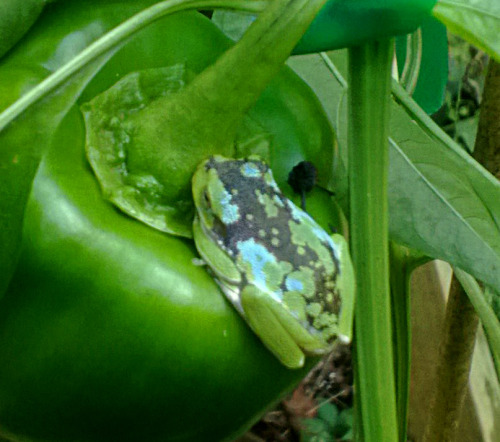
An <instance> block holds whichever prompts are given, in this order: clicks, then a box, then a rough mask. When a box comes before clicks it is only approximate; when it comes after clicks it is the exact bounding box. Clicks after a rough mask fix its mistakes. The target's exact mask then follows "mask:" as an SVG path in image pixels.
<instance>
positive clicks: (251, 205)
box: [213, 159, 340, 341]
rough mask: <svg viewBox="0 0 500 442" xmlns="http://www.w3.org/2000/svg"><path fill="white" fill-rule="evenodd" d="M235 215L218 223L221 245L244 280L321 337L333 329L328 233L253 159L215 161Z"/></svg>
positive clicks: (334, 262) (332, 256)
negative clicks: (264, 292) (289, 198)
mask: <svg viewBox="0 0 500 442" xmlns="http://www.w3.org/2000/svg"><path fill="white" fill-rule="evenodd" d="M213 167H215V168H216V169H217V173H218V175H219V177H220V179H221V182H222V183H223V185H224V188H225V189H226V191H227V192H228V194H230V195H231V205H233V206H235V207H237V216H236V217H235V218H234V219H233V220H232V222H230V223H226V224H221V225H219V226H218V227H217V226H214V228H219V229H220V232H219V238H221V239H222V241H223V248H224V249H225V250H226V252H227V253H228V254H229V255H230V256H232V257H233V259H234V261H235V262H236V263H237V265H238V266H239V267H240V268H241V272H242V275H244V276H245V278H244V279H245V280H244V281H242V284H253V285H255V286H256V287H258V288H259V289H260V290H263V291H266V292H268V293H269V294H270V295H271V296H272V297H273V298H274V299H275V300H276V301H277V302H280V303H282V304H283V305H285V306H286V307H287V308H288V310H289V311H290V312H291V313H292V314H293V315H294V316H295V317H296V318H297V319H298V320H299V321H300V322H301V323H302V324H303V325H304V326H305V327H307V328H311V329H314V330H320V332H321V333H322V334H323V336H324V337H325V340H327V341H331V340H333V339H334V338H335V335H336V333H337V328H336V321H337V318H338V314H339V310H340V296H339V294H338V292H337V290H336V284H335V281H336V278H337V275H338V269H339V262H338V257H337V255H336V250H335V245H334V243H333V242H332V240H331V238H330V236H329V235H328V234H327V233H326V232H325V231H324V230H323V229H322V228H321V227H320V226H319V225H318V224H317V223H316V222H315V221H314V220H313V219H312V218H311V217H310V216H309V215H308V214H307V213H305V212H304V211H302V210H301V209H300V208H298V207H297V206H295V205H294V204H293V203H292V202H291V201H290V200H288V199H287V198H286V197H285V196H284V195H283V194H282V193H281V191H280V189H279V188H278V186H277V185H276V182H275V181H274V178H273V176H272V173H271V170H270V169H269V167H268V166H267V164H265V163H264V162H262V161H259V160H257V159H246V160H232V161H224V162H216V163H215V164H214V166H213Z"/></svg>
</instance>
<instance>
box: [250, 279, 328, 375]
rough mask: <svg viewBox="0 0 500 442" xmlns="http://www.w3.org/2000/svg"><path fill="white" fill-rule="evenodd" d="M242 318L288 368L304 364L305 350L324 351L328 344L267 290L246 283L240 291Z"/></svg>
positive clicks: (322, 352)
mask: <svg viewBox="0 0 500 442" xmlns="http://www.w3.org/2000/svg"><path fill="white" fill-rule="evenodd" d="M241 305H242V308H243V310H244V314H245V319H246V320H247V322H248V324H249V325H250V327H251V328H252V330H253V331H254V332H255V333H256V334H257V336H259V338H260V339H261V341H262V342H263V344H264V345H265V346H266V347H267V348H268V349H269V350H270V351H271V352H272V353H273V354H274V355H275V356H276V357H277V358H278V359H279V360H280V362H281V363H282V364H283V365H285V366H287V367H288V368H292V369H296V368H301V367H303V366H304V362H305V353H307V354H314V355H319V354H324V353H325V352H327V351H328V349H329V348H328V347H327V346H325V344H324V343H323V342H322V341H321V340H320V339H319V338H317V337H316V336H314V335H312V334H311V333H310V332H309V331H308V330H306V329H305V328H304V327H303V326H302V325H301V324H300V323H299V322H298V321H297V319H296V318H294V317H293V316H292V315H291V314H290V312H288V311H287V310H286V309H285V308H284V307H283V306H282V305H280V304H279V303H278V302H276V301H274V300H271V299H270V298H269V294H267V293H262V292H260V291H259V290H258V289H257V288H255V287H252V286H249V287H247V288H245V289H244V290H243V291H242V293H241Z"/></svg>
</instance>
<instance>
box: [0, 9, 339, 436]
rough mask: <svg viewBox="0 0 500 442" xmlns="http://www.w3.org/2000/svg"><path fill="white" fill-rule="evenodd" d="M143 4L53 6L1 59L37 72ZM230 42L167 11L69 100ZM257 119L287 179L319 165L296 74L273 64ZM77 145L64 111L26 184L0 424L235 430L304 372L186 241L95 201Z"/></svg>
mask: <svg viewBox="0 0 500 442" xmlns="http://www.w3.org/2000/svg"><path fill="white" fill-rule="evenodd" d="M138 7H139V6H138V5H137V6H134V7H132V8H131V7H130V6H129V4H128V3H124V4H114V5H112V6H110V5H108V4H102V5H101V4H99V2H98V1H94V2H85V4H71V5H70V4H68V3H64V4H60V5H56V6H55V7H53V8H51V9H50V10H47V11H46V12H45V13H44V15H43V16H42V18H41V20H40V21H39V22H38V23H37V25H36V26H35V27H34V28H33V29H32V30H31V31H30V34H29V35H28V36H27V37H26V38H25V39H24V40H23V42H22V44H20V45H18V46H17V47H16V50H15V51H13V52H11V53H10V54H9V57H7V59H6V60H5V62H4V65H3V66H4V67H5V66H7V68H8V69H9V71H10V72H14V69H13V68H14V67H15V66H23V65H24V66H30V69H28V71H29V72H31V71H32V70H33V71H37V70H38V71H39V70H43V67H45V66H47V65H48V64H49V62H52V63H54V64H57V63H60V62H62V58H63V56H64V54H65V52H64V51H65V50H66V51H67V50H68V46H71V45H76V46H78V45H80V46H81V45H82V44H88V42H89V41H90V40H92V39H94V38H96V36H97V35H99V33H102V32H104V31H106V30H107V29H109V28H110V27H111V26H113V25H114V24H115V23H116V21H117V20H119V19H120V15H121V17H122V18H121V19H123V15H126V13H127V12H129V11H131V10H132V9H133V8H138ZM229 46H230V43H229V41H228V40H227V39H226V38H225V37H224V36H223V35H222V34H221V33H220V32H219V31H218V30H217V29H216V28H215V27H214V26H213V25H212V24H211V23H210V22H209V21H208V20H207V19H206V18H204V17H202V16H201V15H198V14H195V13H185V14H184V13H183V14H178V15H175V16H171V17H168V18H166V19H164V20H161V21H159V22H158V23H156V24H155V25H152V26H150V27H148V28H147V29H146V30H144V31H142V32H141V33H140V34H138V35H137V36H136V37H134V38H132V39H130V41H128V43H127V44H126V45H125V46H124V47H123V48H122V49H121V50H120V51H119V52H118V53H116V55H114V56H113V57H112V58H111V59H110V61H109V62H108V63H106V65H105V66H104V67H103V68H102V69H101V70H100V71H99V73H98V74H97V75H96V76H95V77H94V78H93V80H92V81H91V82H90V83H89V84H88V86H87V87H86V88H85V90H84V91H83V92H82V93H81V95H80V97H79V99H78V104H81V103H84V102H87V101H88V100H89V99H91V98H92V97H94V96H95V95H96V94H98V93H100V92H102V91H103V90H105V89H107V88H109V87H110V86H111V85H112V84H113V83H115V82H116V80H117V79H118V78H120V77H121V76H123V75H124V74H126V73H128V72H130V71H135V70H140V69H144V68H151V67H160V66H168V65H172V64H175V63H179V62H185V63H186V64H188V65H189V68H190V69H191V70H193V71H194V72H199V71H200V70H202V69H203V68H204V67H205V66H207V65H208V64H210V63H212V62H213V61H214V60H215V59H216V58H217V57H218V56H219V55H220V54H221V53H222V52H223V51H224V50H226V49H227V48H228V47H229ZM72 49H73V48H72ZM7 68H6V69H7ZM31 78H32V77H30V76H29V75H28V76H26V77H24V80H25V81H26V83H25V85H23V84H22V83H23V78H22V77H21V76H19V75H18V77H17V78H14V77H13V78H12V80H13V82H15V83H16V84H18V85H19V87H18V89H19V90H22V89H23V86H26V85H29V84H30V83H31ZM14 80H15V81H14ZM47 112H50V109H48V110H47ZM251 114H252V116H253V117H254V118H256V119H258V120H259V122H260V123H261V125H262V126H263V127H264V128H265V129H266V131H268V132H269V133H270V134H271V136H272V138H273V140H274V143H275V145H276V147H277V149H276V152H275V155H274V157H273V158H271V165H272V167H273V169H274V170H275V171H276V175H277V177H278V180H279V181H280V184H281V185H282V187H283V188H285V190H288V191H290V189H289V188H287V187H286V185H285V183H284V181H285V179H286V176H287V174H288V172H289V171H290V170H291V168H292V166H294V165H295V164H296V162H298V161H300V160H301V159H308V160H309V161H312V162H314V163H316V164H318V165H319V166H321V165H322V168H323V169H326V167H325V161H324V159H323V158H324V157H323V155H325V156H327V157H330V158H331V157H332V148H333V146H334V141H333V134H332V132H331V129H330V127H329V125H328V123H327V119H326V117H325V115H324V113H323V111H322V109H321V106H320V105H319V103H318V101H317V99H316V98H315V97H314V95H313V94H312V93H311V91H310V89H309V88H308V86H306V85H305V84H304V83H303V82H302V81H301V80H300V79H298V77H296V76H295V75H293V74H292V73H291V71H289V70H287V69H284V70H282V71H281V72H280V73H279V74H278V76H277V77H276V79H275V80H274V81H273V82H272V84H271V85H270V86H269V87H268V88H267V89H266V90H265V91H264V93H263V95H262V97H261V98H260V100H259V102H258V103H257V104H256V105H255V106H254V107H253V108H252V110H251ZM33 129H34V130H36V128H33ZM84 144H85V130H84V125H83V119H82V116H81V114H80V111H79V110H78V109H77V107H74V108H72V110H70V111H69V112H68V113H67V116H66V117H65V119H64V120H63V121H62V123H61V124H60V125H59V129H58V130H57V132H56V133H55V135H54V137H53V139H52V143H51V147H50V149H49V151H48V153H47V155H46V156H45V158H44V160H43V162H42V164H41V166H40V168H39V171H38V174H37V176H36V179H35V181H34V184H33V190H32V193H31V195H30V198H29V201H28V205H27V209H26V215H25V220H24V230H23V245H22V254H21V258H20V262H19V265H18V267H17V270H16V273H15V275H14V277H13V279H12V281H11V283H10V286H9V289H8V291H7V293H6V295H5V297H4V298H3V299H2V300H1V301H0V434H2V435H6V436H8V437H12V438H13V439H22V440H39V439H43V440H95V441H97V440H102V441H108V440H162V441H163V440H222V439H225V438H230V437H231V436H232V435H234V434H237V433H238V432H240V431H241V430H242V429H245V428H246V427H248V426H249V425H250V424H251V422H253V421H254V420H256V419H257V418H258V416H259V415H260V414H261V413H262V412H263V411H264V409H265V408H266V407H268V406H269V404H271V403H272V402H274V401H275V400H276V399H277V398H278V397H279V396H280V395H282V394H283V393H284V392H285V391H287V390H289V389H290V388H291V386H292V385H293V384H295V383H296V382H297V381H298V380H299V379H300V378H301V377H302V376H303V375H304V374H305V371H304V370H298V371H290V370H287V369H285V368H284V367H283V366H282V365H281V364H280V363H279V362H278V361H277V360H276V359H275V358H274V357H273V356H272V355H271V354H270V353H269V352H268V351H267V350H266V349H265V348H264V347H263V346H262V344H261V343H260V341H259V340H258V339H257V338H256V337H255V336H254V335H253V333H252V332H251V331H250V330H249V329H248V327H247V326H246V325H245V324H244V322H242V321H241V319H240V318H239V316H238V315H237V313H235V311H234V309H233V308H232V307H231V306H230V305H229V304H228V303H227V302H226V300H225V298H224V296H223V295H222V294H221V292H220V290H219V289H218V287H217V285H216V284H215V282H214V281H213V279H212V277H211V276H210V275H209V274H208V273H207V271H206V270H205V269H204V268H202V267H197V266H195V265H193V262H192V260H193V258H195V257H197V253H196V251H195V248H194V245H193V243H192V242H191V241H190V240H187V239H182V238H178V237H173V236H169V235H166V234H164V233H162V232H159V231H157V230H154V229H151V228H150V227H148V226H146V225H145V224H142V223H141V222H139V221H137V220H134V219H132V218H129V217H127V216H125V215H123V214H122V213H121V212H119V211H117V210H116V209H115V208H114V207H113V206H112V205H110V204H109V203H108V202H106V201H105V200H104V199H103V198H102V195H101V192H100V190H99V186H98V183H97V181H96V179H95V177H94V175H93V174H92V172H91V170H90V168H89V166H88V163H87V161H86V159H85V155H84ZM325 152H326V153H325ZM326 178H327V176H326ZM316 194H317V195H316V196H314V195H313V196H312V197H311V198H312V199H311V205H310V207H311V210H312V211H313V213H316V211H315V210H314V206H316V207H318V208H319V211H320V213H319V214H320V215H321V214H322V219H323V220H324V222H323V224H324V226H325V227H327V228H328V224H327V223H328V221H327V220H330V219H331V214H330V213H329V210H331V209H328V207H330V208H331V204H330V202H329V197H328V196H327V195H326V194H325V193H321V192H319V191H317V192H316ZM325 202H327V203H329V204H326V205H325ZM321 210H322V213H321Z"/></svg>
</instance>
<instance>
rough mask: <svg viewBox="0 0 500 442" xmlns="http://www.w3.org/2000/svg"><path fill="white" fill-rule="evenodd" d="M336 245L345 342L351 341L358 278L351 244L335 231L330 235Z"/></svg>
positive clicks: (342, 333) (341, 325) (342, 334)
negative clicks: (355, 274) (351, 254)
mask: <svg viewBox="0 0 500 442" xmlns="http://www.w3.org/2000/svg"><path fill="white" fill-rule="evenodd" d="M330 237H331V238H332V241H333V243H334V245H335V250H336V255H337V259H338V262H339V266H340V269H339V275H338V277H337V281H336V282H335V285H336V286H337V290H338V293H339V294H340V299H341V311H340V318H339V339H340V341H341V342H343V343H344V344H347V343H349V342H351V339H352V326H353V319H354V300H355V295H356V280H355V276H354V267H353V265H352V261H351V257H350V255H349V246H348V245H347V241H346V239H345V238H344V237H343V236H342V235H340V234H338V233H334V234H333V235H330Z"/></svg>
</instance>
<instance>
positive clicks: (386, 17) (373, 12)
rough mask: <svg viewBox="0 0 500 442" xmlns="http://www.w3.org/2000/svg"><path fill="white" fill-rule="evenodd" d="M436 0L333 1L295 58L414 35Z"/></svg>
mask: <svg viewBox="0 0 500 442" xmlns="http://www.w3.org/2000/svg"><path fill="white" fill-rule="evenodd" d="M436 2H437V0H331V1H329V2H328V3H327V4H326V5H325V6H324V7H323V9H322V10H321V11H320V12H319V14H318V15H317V17H316V18H315V19H314V21H313V22H312V24H311V26H310V27H309V29H308V30H307V32H306V34H304V37H302V39H301V40H300V41H299V43H298V44H297V46H296V47H295V49H294V54H304V53H308V52H319V51H327V50H332V49H339V48H345V47H349V46H355V45H359V44H363V43H366V42H369V41H373V40H379V39H384V38H390V37H394V36H396V35H403V34H408V33H410V32H413V31H414V30H415V29H417V28H418V27H419V26H420V25H421V24H422V22H423V21H424V19H426V18H428V17H429V16H430V13H431V10H432V8H433V7H434V5H435V4H436Z"/></svg>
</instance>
